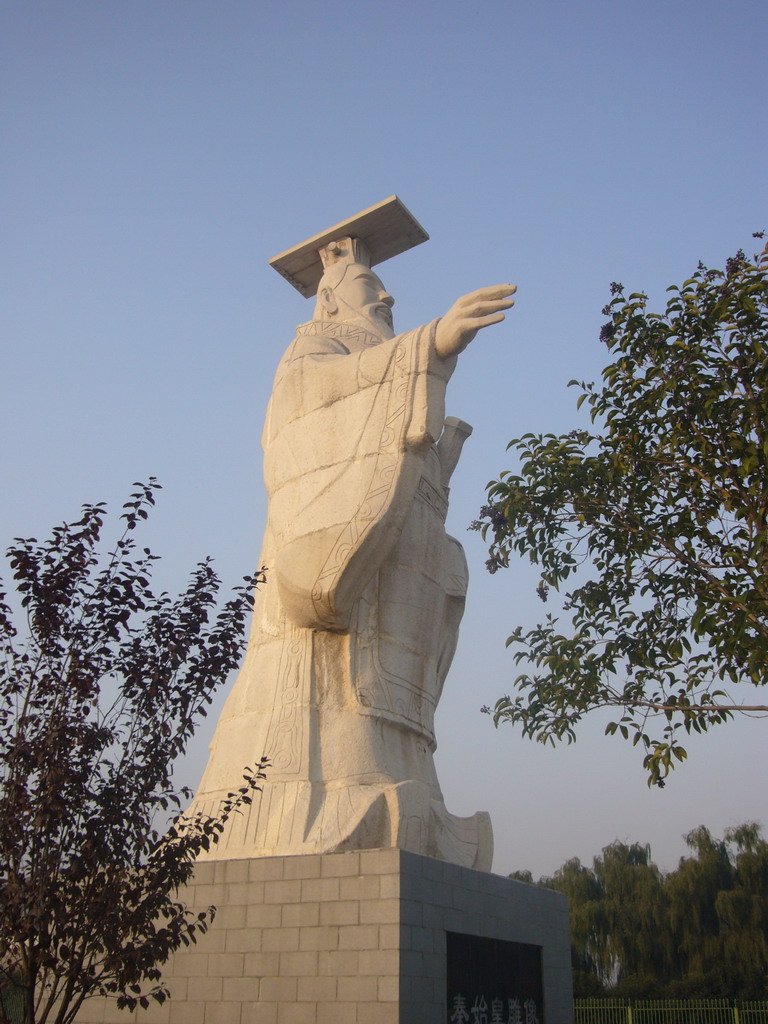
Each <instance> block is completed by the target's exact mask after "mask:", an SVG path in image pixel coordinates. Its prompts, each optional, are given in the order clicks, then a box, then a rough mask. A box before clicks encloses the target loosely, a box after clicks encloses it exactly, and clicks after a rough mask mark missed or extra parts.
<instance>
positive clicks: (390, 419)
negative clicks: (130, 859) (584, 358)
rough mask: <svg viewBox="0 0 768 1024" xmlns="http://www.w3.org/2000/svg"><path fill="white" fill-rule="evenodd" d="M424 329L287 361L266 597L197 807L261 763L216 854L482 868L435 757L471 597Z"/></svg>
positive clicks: (322, 334) (312, 331) (319, 336)
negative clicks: (412, 858) (405, 855)
mask: <svg viewBox="0 0 768 1024" xmlns="http://www.w3.org/2000/svg"><path fill="white" fill-rule="evenodd" d="M435 326H436V324H434V323H433V324H430V325H428V326H425V327H421V328H419V329H417V330H415V331H410V332H408V333H406V334H402V335H398V336H397V337H395V338H392V339H390V340H386V341H381V339H379V338H377V337H375V336H374V335H371V334H368V333H366V332H365V331H364V330H362V329H359V328H356V327H352V326H350V325H343V324H342V325H333V324H329V323H321V322H317V321H311V322H310V323H308V324H304V325H303V326H302V327H300V328H299V329H298V334H297V337H296V339H295V340H294V342H293V343H292V344H291V346H290V347H289V349H288V351H287V352H286V353H285V355H284V356H283V359H282V360H281V362H280V365H279V367H278V370H277V374H276V377H275V383H274V387H273V391H272V398H271V401H270V407H269V411H268V413H267V419H266V424H265V427H264V434H263V439H262V441H263V447H264V476H265V482H266V487H267V492H268V496H269V515H268V523H267V529H266V534H265V538H264V547H263V550H262V562H261V564H263V565H265V566H266V567H267V569H268V574H267V583H266V584H265V586H264V587H263V588H262V589H261V590H260V591H259V593H258V594H257V598H256V607H255V612H254V620H253V627H252V631H251V637H250V641H249V645H248V651H247V654H246V658H245V662H244V664H243V668H242V670H241V672H240V674H239V676H238V679H237V681H236V682H235V685H234V687H233V689H232V691H231V693H230V695H229V697H228V699H227V701H226V704H225V707H224V709H223V711H222V714H221V717H220V719H219V723H218V726H217V729H216V733H215V736H214V739H213V743H212V745H211V754H210V759H209V762H208V767H207V769H206V772H205V775H204V777H203V780H202V783H201V785H200V788H199V790H198V793H197V796H196V798H195V803H194V804H193V807H192V810H193V811H203V812H207V813H212V812H213V811H215V809H216V807H217V806H218V803H219V801H220V800H221V799H222V798H223V797H225V796H226V795H227V793H228V792H230V791H232V790H233V789H236V788H237V786H238V784H239V782H240V781H241V777H242V769H243V767H244V766H246V765H250V766H252V765H254V764H255V763H256V762H258V761H259V759H260V758H261V757H262V755H266V756H267V757H268V758H269V760H270V762H271V766H270V767H269V768H268V769H267V779H266V781H265V782H264V785H263V793H262V794H260V795H259V794H256V795H255V796H254V800H253V804H252V805H251V806H250V807H249V808H247V809H246V810H245V811H244V812H243V813H242V814H238V815H235V816H233V817H232V818H231V819H230V820H229V822H228V823H227V826H226V829H225V832H224V834H223V836H222V839H221V840H220V842H219V843H218V845H217V846H216V847H215V848H214V849H213V850H211V851H210V853H209V856H212V857H215V858H228V857H252V856H266V855H282V854H294V853H327V852H333V851H339V850H348V849H359V848H379V847H391V846H396V847H401V848H403V849H407V850H411V851H413V852H415V853H421V854H425V855H428V856H433V857H440V858H442V859H444V860H449V861H453V862H455V863H459V864H463V865H466V866H470V867H476V868H479V869H482V870H489V869H490V866H491V856H492V835H491V827H490V820H489V818H488V815H487V814H486V813H485V812H479V813H477V814H475V815H473V816H472V817H471V818H458V817H456V816H455V815H452V814H450V813H449V812H448V811H447V810H446V808H445V804H444V802H443V797H442V793H441V792H440V787H439V784H438V781H437V776H436V774H435V768H434V763H433V752H434V749H435V739H434V713H435V707H436V705H437V702H438V699H439V697H440V692H441V690H442V686H443V682H444V680H445V676H446V673H447V671H448V667H449V665H450V662H451V659H452V657H453V653H454V650H455V647H456V639H457V633H458V626H459V621H460V619H461V615H462V612H463V607H464V597H465V593H466V584H467V569H466V561H465V559H464V554H463V551H462V549H461V546H460V545H459V543H458V541H456V540H454V539H453V538H451V537H449V536H448V535H447V534H446V532H445V528H444V525H443V524H444V520H445V513H446V510H447V487H446V486H444V483H443V482H442V481H441V470H440V458H439V455H438V450H437V448H436V442H437V441H438V439H439V437H440V434H441V432H442V429H443V421H444V397H445V386H446V384H447V382H448V379H449V377H450V375H451V373H452V372H453V368H454V365H455V361H456V360H455V357H454V358H452V359H447V360H443V359H441V358H439V357H438V356H437V354H436V353H435V348H434V332H435ZM443 475H444V474H443Z"/></svg>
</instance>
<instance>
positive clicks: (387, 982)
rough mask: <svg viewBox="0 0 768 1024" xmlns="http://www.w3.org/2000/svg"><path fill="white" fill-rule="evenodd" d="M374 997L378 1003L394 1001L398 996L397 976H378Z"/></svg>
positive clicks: (398, 982)
mask: <svg viewBox="0 0 768 1024" xmlns="http://www.w3.org/2000/svg"><path fill="white" fill-rule="evenodd" d="M376 998H377V999H378V1001H379V1002H380V1003H394V1002H396V1001H397V1000H398V999H399V998H400V979H399V978H379V979H378V982H377V987H376Z"/></svg>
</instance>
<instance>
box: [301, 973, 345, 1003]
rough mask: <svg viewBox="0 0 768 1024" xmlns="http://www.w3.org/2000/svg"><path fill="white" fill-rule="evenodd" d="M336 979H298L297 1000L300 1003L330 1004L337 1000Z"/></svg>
mask: <svg viewBox="0 0 768 1024" xmlns="http://www.w3.org/2000/svg"><path fill="white" fill-rule="evenodd" d="M337 990H338V983H337V979H336V978H332V977H324V978H311V977H304V978H299V991H298V995H297V999H298V1001H299V1002H300V1003H332V1002H335V1000H336V999H337V998H338V995H337Z"/></svg>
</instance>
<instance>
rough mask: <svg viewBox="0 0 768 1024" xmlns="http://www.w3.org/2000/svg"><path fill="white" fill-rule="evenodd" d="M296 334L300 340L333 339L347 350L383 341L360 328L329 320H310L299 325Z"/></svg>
mask: <svg viewBox="0 0 768 1024" xmlns="http://www.w3.org/2000/svg"><path fill="white" fill-rule="evenodd" d="M296 334H297V335H298V336H299V337H302V338H307V337H321V338H334V339H337V340H338V341H341V342H342V343H343V344H344V345H345V346H346V347H347V348H367V347H369V346H370V345H378V344H380V343H381V342H382V341H383V340H384V339H383V338H380V337H379V336H378V335H377V334H374V333H373V332H372V331H366V330H365V329H364V328H362V327H355V326H353V325H352V324H334V323H331V322H330V321H329V320H310V321H309V322H308V323H306V324H299V326H298V327H297V328H296Z"/></svg>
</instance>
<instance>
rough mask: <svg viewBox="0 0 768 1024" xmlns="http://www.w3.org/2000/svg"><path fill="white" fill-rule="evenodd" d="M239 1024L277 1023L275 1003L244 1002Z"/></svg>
mask: <svg viewBox="0 0 768 1024" xmlns="http://www.w3.org/2000/svg"><path fill="white" fill-rule="evenodd" d="M240 1024H277V1003H262V1002H258V1003H246V1004H245V1005H244V1006H243V1009H242V1013H241V1016H240Z"/></svg>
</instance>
